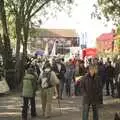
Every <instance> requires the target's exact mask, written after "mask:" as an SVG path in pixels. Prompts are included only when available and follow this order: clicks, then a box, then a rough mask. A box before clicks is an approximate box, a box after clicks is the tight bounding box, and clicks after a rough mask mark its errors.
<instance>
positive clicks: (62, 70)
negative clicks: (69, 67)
mask: <svg viewBox="0 0 120 120" xmlns="http://www.w3.org/2000/svg"><path fill="white" fill-rule="evenodd" d="M56 62H57V63H56V65H57V70H56V71H57V72H56V74H57V77H58V79H59V80H60V84H59V85H57V92H58V98H59V99H61V100H62V95H63V91H64V84H65V72H66V67H65V65H64V64H63V63H62V62H61V60H60V59H58V60H57V61H56Z"/></svg>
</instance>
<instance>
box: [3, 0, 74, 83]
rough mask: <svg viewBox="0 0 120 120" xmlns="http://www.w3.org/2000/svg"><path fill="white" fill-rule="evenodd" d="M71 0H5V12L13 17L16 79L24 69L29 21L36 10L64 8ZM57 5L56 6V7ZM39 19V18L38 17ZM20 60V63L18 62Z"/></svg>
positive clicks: (18, 78)
mask: <svg viewBox="0 0 120 120" xmlns="http://www.w3.org/2000/svg"><path fill="white" fill-rule="evenodd" d="M69 3H72V0H14V1H13V0H11V1H10V0H5V6H6V8H7V12H8V13H10V15H12V16H13V17H14V19H15V32H16V33H15V34H16V39H17V40H16V80H17V82H19V81H20V76H22V75H21V74H20V71H24V64H25V58H26V56H27V42H28V37H29V29H30V22H31V19H32V18H33V17H35V15H36V14H37V13H38V12H43V11H44V12H45V11H46V8H48V7H50V6H52V7H54V8H56V9H58V8H62V9H63V8H64V7H63V6H65V5H66V4H69ZM56 6H57V7H56ZM60 10H61V9H60ZM40 19H41V18H40ZM21 44H22V45H23V55H22V62H21V61H20V45H21ZM20 62H21V64H20Z"/></svg>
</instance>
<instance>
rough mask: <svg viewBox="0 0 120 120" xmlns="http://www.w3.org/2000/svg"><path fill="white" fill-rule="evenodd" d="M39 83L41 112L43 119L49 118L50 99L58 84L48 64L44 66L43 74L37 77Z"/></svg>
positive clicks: (50, 110)
mask: <svg viewBox="0 0 120 120" xmlns="http://www.w3.org/2000/svg"><path fill="white" fill-rule="evenodd" d="M39 81H40V83H41V102H42V111H43V116H44V117H45V118H49V117H51V112H52V97H53V94H54V87H55V86H56V84H59V80H58V78H57V76H56V74H55V72H54V71H53V70H52V69H51V65H50V63H49V62H46V63H45V65H44V69H43V73H42V75H41V76H40V77H39Z"/></svg>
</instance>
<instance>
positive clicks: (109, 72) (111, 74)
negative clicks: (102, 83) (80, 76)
mask: <svg viewBox="0 0 120 120" xmlns="http://www.w3.org/2000/svg"><path fill="white" fill-rule="evenodd" d="M106 76H107V78H106V95H107V96H109V95H110V91H109V84H110V86H111V96H114V84H113V78H114V77H115V69H114V67H113V66H112V65H111V62H110V61H109V62H108V63H107V67H106Z"/></svg>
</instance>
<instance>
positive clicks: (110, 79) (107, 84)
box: [106, 78, 114, 95]
mask: <svg viewBox="0 0 120 120" xmlns="http://www.w3.org/2000/svg"><path fill="white" fill-rule="evenodd" d="M109 84H110V87H111V94H112V95H114V84H113V78H108V79H107V80H106V91H107V95H109V94H110V92H109Z"/></svg>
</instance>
